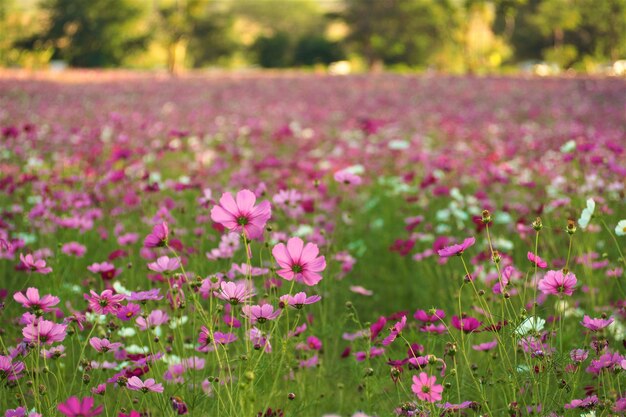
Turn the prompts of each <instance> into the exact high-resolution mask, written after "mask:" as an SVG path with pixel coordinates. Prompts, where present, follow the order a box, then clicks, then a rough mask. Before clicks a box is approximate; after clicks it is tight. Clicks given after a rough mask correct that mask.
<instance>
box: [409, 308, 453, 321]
mask: <svg viewBox="0 0 626 417" xmlns="http://www.w3.org/2000/svg"><path fill="white" fill-rule="evenodd" d="M445 317H446V313H445V312H444V311H443V310H439V309H437V310H435V311H434V312H433V314H429V313H427V312H426V311H425V310H417V311H416V312H415V314H413V318H415V320H419V321H422V322H424V323H434V322H436V321H439V320H442V319H443V318H445Z"/></svg>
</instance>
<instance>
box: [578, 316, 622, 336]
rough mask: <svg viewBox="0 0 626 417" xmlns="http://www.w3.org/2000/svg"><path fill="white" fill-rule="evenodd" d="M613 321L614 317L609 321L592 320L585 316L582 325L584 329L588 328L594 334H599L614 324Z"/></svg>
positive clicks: (601, 319)
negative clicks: (598, 332)
mask: <svg viewBox="0 0 626 417" xmlns="http://www.w3.org/2000/svg"><path fill="white" fill-rule="evenodd" d="M613 321H615V319H614V318H613V317H609V318H608V319H603V318H597V319H592V318H591V317H589V316H588V315H586V314H585V316H584V317H583V321H581V322H580V324H582V325H583V326H584V327H586V328H588V329H589V330H591V331H592V332H597V331H600V330H602V329H604V328H605V327H607V326H608V325H609V324H611V323H613Z"/></svg>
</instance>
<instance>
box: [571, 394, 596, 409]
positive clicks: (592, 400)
mask: <svg viewBox="0 0 626 417" xmlns="http://www.w3.org/2000/svg"><path fill="white" fill-rule="evenodd" d="M596 404H598V396H597V395H591V396H589V397H586V398H583V399H582V400H579V399H575V400H572V401H571V402H570V403H569V404H565V408H566V409H573V408H580V409H583V410H588V409H590V408H593V407H595V405H596Z"/></svg>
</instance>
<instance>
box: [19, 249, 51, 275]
mask: <svg viewBox="0 0 626 417" xmlns="http://www.w3.org/2000/svg"><path fill="white" fill-rule="evenodd" d="M20 261H21V262H22V265H23V266H24V267H25V268H26V269H28V270H29V271H32V272H37V273H39V274H44V275H45V274H49V273H50V272H52V268H50V267H49V266H46V261H44V260H43V259H35V258H34V257H33V255H32V254H30V253H29V254H27V255H23V254H21V253H20Z"/></svg>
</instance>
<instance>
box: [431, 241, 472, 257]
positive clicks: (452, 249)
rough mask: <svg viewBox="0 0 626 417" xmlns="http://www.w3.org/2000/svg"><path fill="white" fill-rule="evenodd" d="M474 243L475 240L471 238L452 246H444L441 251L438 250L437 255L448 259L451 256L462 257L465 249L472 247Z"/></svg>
mask: <svg viewBox="0 0 626 417" xmlns="http://www.w3.org/2000/svg"><path fill="white" fill-rule="evenodd" d="M474 243H476V239H474V237H473V236H472V237H468V238H467V239H465V240H464V241H463V243H460V244H456V245H452V246H446V247H445V248H443V249H439V250H438V251H437V253H438V254H439V256H441V257H442V258H448V257H450V256H453V255H462V254H463V252H464V251H465V249H467V248H469V247H470V246H472V245H474Z"/></svg>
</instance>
